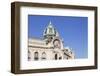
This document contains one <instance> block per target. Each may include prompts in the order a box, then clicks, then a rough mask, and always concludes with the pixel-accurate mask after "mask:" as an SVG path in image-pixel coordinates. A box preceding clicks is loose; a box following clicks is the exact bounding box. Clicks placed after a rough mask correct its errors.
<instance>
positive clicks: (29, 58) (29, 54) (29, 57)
mask: <svg viewBox="0 0 100 76" xmlns="http://www.w3.org/2000/svg"><path fill="white" fill-rule="evenodd" d="M30 60H31V53H30V51H29V50H28V61H30Z"/></svg>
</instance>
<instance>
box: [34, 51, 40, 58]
mask: <svg viewBox="0 0 100 76" xmlns="http://www.w3.org/2000/svg"><path fill="white" fill-rule="evenodd" d="M38 57H39V55H38V52H34V60H38V59H39V58H38Z"/></svg>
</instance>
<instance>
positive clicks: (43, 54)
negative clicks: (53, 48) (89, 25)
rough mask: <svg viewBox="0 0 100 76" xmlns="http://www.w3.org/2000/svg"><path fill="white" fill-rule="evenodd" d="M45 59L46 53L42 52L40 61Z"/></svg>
mask: <svg viewBox="0 0 100 76" xmlns="http://www.w3.org/2000/svg"><path fill="white" fill-rule="evenodd" d="M45 59H46V53H45V52H43V53H42V60H45Z"/></svg>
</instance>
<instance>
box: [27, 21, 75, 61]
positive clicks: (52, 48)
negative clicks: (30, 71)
mask: <svg viewBox="0 0 100 76" xmlns="http://www.w3.org/2000/svg"><path fill="white" fill-rule="evenodd" d="M63 44H64V41H63V40H62V39H61V38H60V36H59V33H58V32H57V30H56V29H55V28H54V27H53V25H52V23H51V22H50V23H49V24H48V26H47V27H46V29H45V30H44V32H43V38H42V39H36V38H29V39H28V61H34V60H35V61H38V60H62V59H74V58H75V56H74V53H73V52H72V49H70V48H69V47H66V48H65V47H64V45H63Z"/></svg>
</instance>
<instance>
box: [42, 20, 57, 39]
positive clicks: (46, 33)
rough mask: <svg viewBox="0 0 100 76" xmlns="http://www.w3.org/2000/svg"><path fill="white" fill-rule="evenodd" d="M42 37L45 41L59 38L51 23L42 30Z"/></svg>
mask: <svg viewBox="0 0 100 76" xmlns="http://www.w3.org/2000/svg"><path fill="white" fill-rule="evenodd" d="M43 36H44V38H45V39H47V38H51V39H52V38H53V37H56V36H59V35H58V32H57V31H56V29H55V28H54V27H53V25H52V23H51V21H50V22H49V24H48V26H47V27H46V29H45V30H44V33H43Z"/></svg>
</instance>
